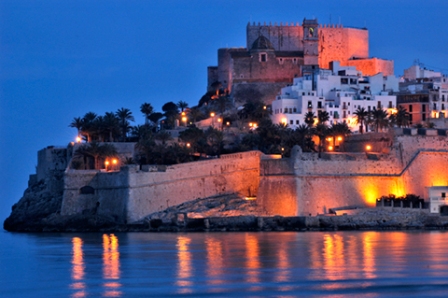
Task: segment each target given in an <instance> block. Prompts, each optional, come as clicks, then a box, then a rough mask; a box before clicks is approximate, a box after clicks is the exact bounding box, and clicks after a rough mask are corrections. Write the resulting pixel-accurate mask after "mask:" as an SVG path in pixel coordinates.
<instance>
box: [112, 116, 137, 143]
mask: <svg viewBox="0 0 448 298" xmlns="http://www.w3.org/2000/svg"><path fill="white" fill-rule="evenodd" d="M115 115H116V116H117V118H118V122H119V125H120V128H121V138H122V139H121V140H122V141H123V142H126V135H127V133H128V131H129V130H130V128H131V126H130V123H129V121H134V116H132V112H131V110H129V109H126V108H121V109H118V111H117V112H115Z"/></svg>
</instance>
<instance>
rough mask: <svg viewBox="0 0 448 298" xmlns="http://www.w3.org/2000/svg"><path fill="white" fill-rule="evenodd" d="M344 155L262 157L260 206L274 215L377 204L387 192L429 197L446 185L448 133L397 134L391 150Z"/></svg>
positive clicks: (294, 153) (297, 154)
mask: <svg viewBox="0 0 448 298" xmlns="http://www.w3.org/2000/svg"><path fill="white" fill-rule="evenodd" d="M345 155H346V156H350V158H347V159H345V160H344V159H343V157H342V156H344V154H342V155H341V154H335V155H333V156H331V155H328V156H327V157H326V158H321V159H317V157H316V156H317V154H309V153H302V152H301V151H300V150H299V149H295V150H293V153H292V156H291V158H290V159H284V160H269V161H264V160H262V161H261V174H262V177H261V180H260V190H259V202H260V204H262V205H263V207H264V208H265V209H266V211H267V212H268V213H271V214H278V215H283V216H297V215H309V214H311V215H315V214H322V213H326V212H328V210H329V209H330V208H336V207H346V206H374V205H375V200H376V199H377V198H379V197H381V196H383V195H389V194H394V195H396V196H402V195H405V194H407V193H409V194H411V193H412V194H416V195H419V196H421V197H424V198H426V197H427V187H431V186H443V185H448V171H446V168H447V166H448V144H447V139H446V137H440V136H405V135H403V136H396V137H395V141H394V143H393V146H392V148H391V150H390V153H389V154H375V155H373V154H367V153H361V154H349V153H347V154H345ZM323 157H324V156H323ZM286 162H289V167H288V165H286V164H285V163H286ZM268 163H269V164H268ZM291 168H292V169H293V174H291ZM285 169H289V170H285Z"/></svg>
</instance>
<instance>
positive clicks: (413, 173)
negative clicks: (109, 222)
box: [30, 130, 448, 223]
mask: <svg viewBox="0 0 448 298" xmlns="http://www.w3.org/2000/svg"><path fill="white" fill-rule="evenodd" d="M428 134H429V130H428V131H427V133H426V135H412V136H411V135H403V134H397V135H393V134H383V137H380V134H378V135H376V136H375V135H373V134H372V135H371V136H373V137H372V138H371V139H370V140H369V138H367V135H366V134H365V135H358V136H356V138H354V139H355V141H353V142H352V143H351V144H350V142H349V141H347V145H346V146H347V147H350V146H352V148H355V149H356V148H362V147H363V146H364V145H362V144H365V142H369V143H372V147H373V148H374V150H372V151H377V152H378V153H366V152H348V153H345V152H344V153H330V154H328V153H323V155H322V158H320V159H319V158H317V153H303V152H301V150H300V148H298V147H296V149H294V150H293V153H292V156H291V158H283V159H266V158H265V156H263V155H262V154H261V153H260V152H258V151H250V152H244V153H236V154H229V155H222V156H221V158H219V159H213V160H207V161H199V162H192V163H185V164H179V165H173V166H166V167H165V166H164V167H161V166H152V167H151V166H147V167H143V168H142V169H141V170H140V169H139V168H138V166H125V167H122V168H121V169H120V171H112V172H106V171H98V170H72V169H69V168H67V169H66V170H65V173H64V175H63V176H64V177H63V178H64V179H63V180H58V181H59V182H58V183H59V184H61V181H63V185H59V184H57V183H56V182H57V181H56V180H55V181H56V182H55V183H54V184H55V187H54V189H55V190H60V191H63V201H62V207H61V214H62V215H71V214H80V213H83V212H92V211H93V210H94V211H95V212H96V213H97V214H107V215H112V216H115V217H116V219H117V221H119V222H128V223H131V222H135V221H138V220H140V219H142V218H143V217H145V216H147V215H149V214H151V213H153V212H157V211H162V210H164V209H166V208H168V207H170V206H175V205H179V204H182V203H185V202H187V201H191V200H194V199H197V198H205V197H210V196H216V195H222V194H230V193H238V194H239V195H240V196H242V197H245V196H257V202H258V204H259V205H261V206H263V207H264V208H265V210H266V211H267V212H269V213H270V214H274V215H275V214H277V215H282V216H298V215H309V214H312V215H316V214H323V213H326V212H328V211H329V209H331V208H337V207H345V206H374V205H375V200H376V199H377V198H379V197H381V196H383V195H389V194H395V195H397V196H401V195H405V194H411V193H412V194H416V195H419V196H421V197H423V198H427V197H428V189H427V188H428V187H432V186H446V185H448V171H447V170H446V169H447V167H448V143H447V136H446V134H445V135H443V136H442V135H440V136H439V135H428ZM375 140H377V142H375ZM363 142H364V143H363ZM360 144H361V145H360ZM41 151H42V152H39V154H38V156H39V165H38V167H37V169H40V170H39V171H43V169H44V168H45V169H46V173H47V174H51V173H52V172H54V171H57V170H58V169H59V170H60V167H61V166H62V165H63V164H67V162H61V158H60V157H61V154H62V155H64V154H65V155H66V156H69V155H68V154H67V151H70V150H67V149H66V148H52V147H49V148H46V149H43V150H41ZM44 151H47V153H43V152H44ZM67 160H69V159H67ZM36 176H37V175H31V176H30V180H36ZM45 179H46V180H51V179H49V178H48V176H46V178H45Z"/></svg>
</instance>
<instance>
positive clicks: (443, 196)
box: [428, 186, 448, 213]
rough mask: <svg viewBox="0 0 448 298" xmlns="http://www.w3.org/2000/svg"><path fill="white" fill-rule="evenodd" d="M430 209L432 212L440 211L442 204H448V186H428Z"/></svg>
mask: <svg viewBox="0 0 448 298" xmlns="http://www.w3.org/2000/svg"><path fill="white" fill-rule="evenodd" d="M428 192H429V210H430V212H431V213H440V211H441V209H440V207H442V206H448V197H447V194H448V186H433V187H429V188H428Z"/></svg>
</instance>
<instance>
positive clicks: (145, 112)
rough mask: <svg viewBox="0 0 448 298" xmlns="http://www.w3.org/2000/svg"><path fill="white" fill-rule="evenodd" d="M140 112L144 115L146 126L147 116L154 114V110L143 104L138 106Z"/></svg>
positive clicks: (149, 105)
mask: <svg viewBox="0 0 448 298" xmlns="http://www.w3.org/2000/svg"><path fill="white" fill-rule="evenodd" d="M140 112H142V113H143V115H145V124H146V125H148V121H149V115H151V114H152V113H153V112H154V108H153V107H152V105H151V104H150V103H147V102H145V103H143V104H142V105H141V106H140Z"/></svg>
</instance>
